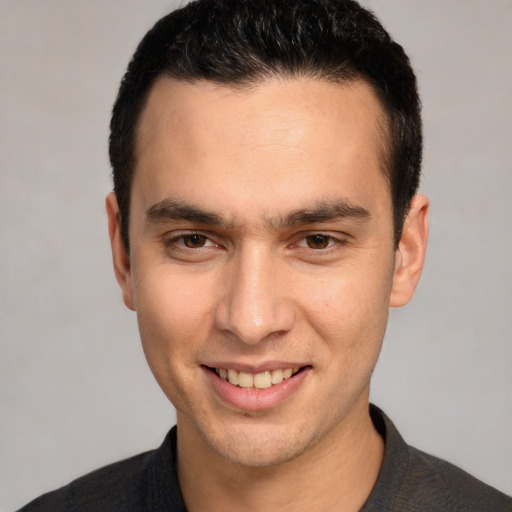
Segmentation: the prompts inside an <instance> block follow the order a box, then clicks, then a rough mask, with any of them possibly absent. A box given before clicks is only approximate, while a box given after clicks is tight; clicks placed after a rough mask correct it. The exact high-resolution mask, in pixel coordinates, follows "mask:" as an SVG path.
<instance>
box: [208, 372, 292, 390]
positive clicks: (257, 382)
mask: <svg viewBox="0 0 512 512" xmlns="http://www.w3.org/2000/svg"><path fill="white" fill-rule="evenodd" d="M299 370H300V367H296V368H285V369H281V368H278V369H277V370H272V371H269V370H267V371H264V372H260V373H256V374H253V373H249V372H238V371H237V370H226V369H225V368H215V373H216V374H217V375H218V376H219V377H220V378H221V379H223V380H227V381H228V382H229V383H230V384H233V385H234V386H240V387H241V388H253V387H254V388H258V389H267V388H269V387H271V386H273V385H274V384H279V383H281V382H283V380H285V379H289V378H290V377H291V376H292V375H295V374H296V373H297V372H298V371H299Z"/></svg>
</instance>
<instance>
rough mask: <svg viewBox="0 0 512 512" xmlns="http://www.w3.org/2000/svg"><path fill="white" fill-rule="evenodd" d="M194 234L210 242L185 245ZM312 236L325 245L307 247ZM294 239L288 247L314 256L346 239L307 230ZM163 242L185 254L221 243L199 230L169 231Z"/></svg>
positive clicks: (205, 250) (168, 247) (201, 250)
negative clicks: (307, 231)
mask: <svg viewBox="0 0 512 512" xmlns="http://www.w3.org/2000/svg"><path fill="white" fill-rule="evenodd" d="M194 236H197V237H202V238H204V239H205V241H206V242H210V245H202V246H199V247H187V246H186V245H185V239H186V238H188V237H194ZM313 237H320V238H324V239H326V241H327V246H326V247H320V248H314V247H309V246H308V245H307V244H308V239H311V238H313ZM296 240H297V241H296V242H292V243H291V244H289V245H288V247H289V248H292V249H293V248H296V249H298V250H300V251H307V252H308V253H309V254H314V255H315V256H321V255H328V254H331V253H332V252H335V251H336V250H339V249H340V248H341V247H343V246H344V245H346V244H347V240H345V239H343V238H337V237H334V236H332V235H329V234H326V233H322V232H309V233H306V234H301V235H300V237H297V238H296ZM163 242H164V246H165V248H166V249H168V250H173V251H179V252H183V253H187V254H194V253H204V252H207V251H210V250H211V249H215V248H218V247H222V245H221V244H218V243H216V242H215V240H214V239H213V238H212V237H211V235H210V234H207V233H203V232H201V231H187V232H181V233H177V234H176V233H169V234H167V235H164V237H163ZM302 244H304V245H302Z"/></svg>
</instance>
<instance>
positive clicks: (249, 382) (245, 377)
mask: <svg viewBox="0 0 512 512" xmlns="http://www.w3.org/2000/svg"><path fill="white" fill-rule="evenodd" d="M229 371H231V370H229ZM238 385H239V386H240V387H241V388H252V387H253V385H254V379H253V377H252V373H246V372H240V373H239V374H238Z"/></svg>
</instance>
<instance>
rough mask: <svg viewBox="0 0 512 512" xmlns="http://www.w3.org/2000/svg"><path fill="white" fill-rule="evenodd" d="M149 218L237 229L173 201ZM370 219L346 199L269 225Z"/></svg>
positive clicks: (151, 211)
mask: <svg viewBox="0 0 512 512" xmlns="http://www.w3.org/2000/svg"><path fill="white" fill-rule="evenodd" d="M146 217H147V220H148V222H150V223H160V222H169V221H171V222H172V221H174V222H177V221H188V222H192V223H197V224H205V225H208V226H215V227H222V228H225V229H232V228H233V227H234V224H233V222H232V221H229V220H227V219H226V218H224V217H223V216H222V215H219V214H217V213H213V212H210V211H208V210H204V209H202V208H199V207H197V206H194V205H191V204H188V203H185V202H182V201H177V200H174V199H170V198H169V199H164V200H163V201H160V202H159V203H156V204H154V205H153V206H151V207H150V208H149V209H148V210H147V212H146ZM369 218H370V213H369V212H368V210H366V209H365V208H363V207H362V206H358V205H355V204H353V203H351V202H350V201H347V200H345V199H338V200H333V201H317V202H316V203H315V204H314V206H313V207H312V208H309V209H298V210H295V211H292V212H290V213H288V214H287V215H284V216H283V217H281V218H279V217H277V218H268V220H267V222H268V223H269V224H270V225H271V226H272V227H274V229H276V230H281V229H285V228H287V227H293V226H300V225H307V224H320V223H325V222H333V221H337V220H342V219H353V220H356V221H366V220H368V219H369Z"/></svg>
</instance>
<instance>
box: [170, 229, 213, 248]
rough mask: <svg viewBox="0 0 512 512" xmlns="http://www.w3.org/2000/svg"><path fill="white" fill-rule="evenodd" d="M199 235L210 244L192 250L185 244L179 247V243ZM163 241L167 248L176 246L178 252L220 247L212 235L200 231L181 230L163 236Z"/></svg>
mask: <svg viewBox="0 0 512 512" xmlns="http://www.w3.org/2000/svg"><path fill="white" fill-rule="evenodd" d="M193 235H199V236H203V237H205V238H206V239H207V240H208V241H209V242H210V243H209V244H208V245H204V246H202V247H197V248H192V247H186V246H185V245H184V244H180V245H178V242H180V241H183V239H184V238H185V237H187V236H193ZM162 240H163V242H164V244H165V246H166V247H171V246H174V247H175V248H176V249H177V250H183V251H200V250H201V249H203V250H204V249H210V248H211V247H219V246H220V245H221V244H219V243H218V242H217V241H216V240H215V239H214V237H213V236H212V234H211V233H209V232H207V231H203V230H200V229H181V230H176V231H170V232H167V233H165V234H164V235H162Z"/></svg>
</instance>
